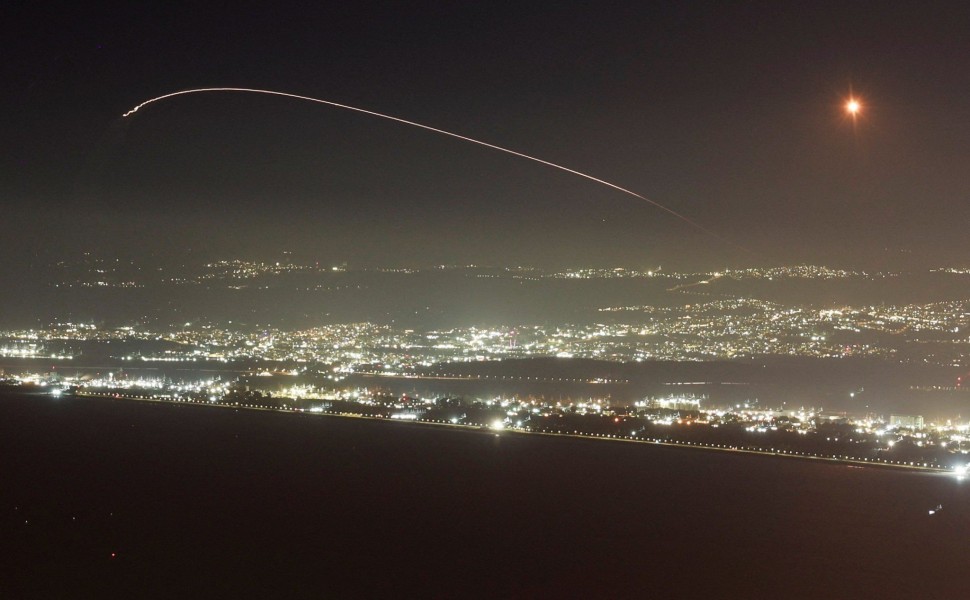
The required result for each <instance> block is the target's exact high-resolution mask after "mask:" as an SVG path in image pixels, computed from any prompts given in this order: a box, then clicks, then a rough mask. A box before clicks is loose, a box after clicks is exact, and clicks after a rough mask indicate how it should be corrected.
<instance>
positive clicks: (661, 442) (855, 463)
mask: <svg viewBox="0 0 970 600" xmlns="http://www.w3.org/2000/svg"><path fill="white" fill-rule="evenodd" d="M21 393H24V392H21ZM24 395H44V396H47V397H50V396H49V395H48V394H40V393H35V394H31V393H29V392H27V393H24ZM64 397H65V398H75V399H86V398H87V399H97V400H124V401H134V402H149V403H154V404H164V405H170V406H195V407H209V408H218V409H232V410H237V411H239V410H245V411H254V412H255V411H262V412H272V413H277V414H291V415H292V414H299V415H304V416H311V417H331V418H343V419H362V420H368V421H378V422H385V423H396V424H405V425H415V426H421V427H437V428H448V429H451V430H455V431H466V432H468V431H474V432H478V433H490V434H493V435H523V436H524V435H535V436H546V437H555V438H570V439H576V440H585V441H600V442H614V443H616V442H621V443H628V444H642V445H646V446H663V447H668V448H678V449H685V450H687V449H690V450H702V451H708V452H729V453H734V454H749V455H757V456H762V457H768V458H786V459H794V460H801V461H813V462H816V463H824V464H830V465H844V466H848V467H854V468H863V467H876V468H882V469H894V470H906V471H919V472H923V473H938V474H950V473H952V471H951V470H950V469H948V468H945V467H939V466H932V465H928V464H926V463H907V462H903V461H897V462H889V461H877V460H869V459H865V458H858V457H841V456H839V455H812V454H807V453H799V452H795V451H789V450H783V449H765V448H757V447H745V446H737V445H724V444H720V445H718V444H702V443H696V442H686V441H685V442H679V441H676V440H670V439H659V438H638V437H634V436H622V435H609V434H597V433H584V432H580V431H573V432H568V433H567V432H557V431H539V430H531V429H526V428H514V427H502V428H493V427H491V426H489V425H487V424H484V423H471V424H467V423H465V424H463V423H451V422H447V421H437V420H431V419H428V420H425V419H394V418H391V417H382V416H373V415H366V414H361V413H350V412H338V411H314V412H311V411H307V410H303V409H298V408H291V409H287V408H266V407H260V406H253V405H244V404H222V403H216V402H203V401H190V400H184V401H179V400H170V399H162V398H152V397H148V396H131V395H124V394H92V393H84V392H80V393H76V394H73V395H70V396H64Z"/></svg>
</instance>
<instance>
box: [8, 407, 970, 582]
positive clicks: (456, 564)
mask: <svg viewBox="0 0 970 600" xmlns="http://www.w3.org/2000/svg"><path fill="white" fill-rule="evenodd" d="M938 504H942V505H943V507H944V509H943V510H942V511H941V512H940V513H938V514H936V515H933V516H930V515H929V514H928V510H929V509H931V508H933V507H935V506H937V505H938ZM112 553H114V556H112ZM0 557H2V570H0V598H31V597H37V598H78V597H81V598H83V597H100V598H141V597H164V598H195V597H203V598H205V597H223V598H225V597H228V598H232V597H254V598H291V597H314V598H347V597H395V598H398V597H399V598H428V597H500V598H508V597H522V598H563V597H582V598H589V597H603V598H609V597H638V598H880V599H885V598H967V597H970V574H968V569H967V566H968V563H970V481H964V482H960V481H957V480H955V479H954V478H951V477H949V476H944V475H930V474H921V473H909V472H901V471H892V470H886V469H875V468H850V467H846V466H842V465H830V464H816V463H809V462H799V461H795V460H785V459H776V458H770V457H752V456H741V455H728V454H719V453H709V452H704V451H697V450H682V449H672V448H663V447H653V446H647V445H637V444H623V443H608V442H602V441H594V440H574V439H567V438H552V437H539V436H525V435H515V434H508V433H505V434H502V435H500V436H498V437H496V436H495V435H494V434H492V433H488V432H478V431H455V430H449V429H436V428H431V427H422V426H418V425H410V424H398V423H381V422H370V421H357V420H346V419H337V418H326V417H315V416H303V415H300V416H296V415H282V414H272V413H251V412H235V411H231V410H227V409H218V408H202V407H187V406H181V407H180V406H171V405H154V404H140V403H133V402H123V401H110V400H90V399H84V400H80V399H61V400H55V399H51V398H47V397H41V396H37V397H29V396H10V395H5V396H0Z"/></svg>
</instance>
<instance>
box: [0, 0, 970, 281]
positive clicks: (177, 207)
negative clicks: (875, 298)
mask: <svg viewBox="0 0 970 600" xmlns="http://www.w3.org/2000/svg"><path fill="white" fill-rule="evenodd" d="M299 4H300V5H313V4H320V6H315V7H309V8H308V6H299V8H296V7H287V5H286V4H285V3H283V4H274V3H265V2H264V3H256V4H246V3H240V2H232V3H225V4H221V5H220V4H218V3H208V2H206V3H188V4H183V5H179V4H176V3H173V2H160V3H138V4H129V5H116V6H108V5H104V4H102V7H100V8H98V7H94V8H87V7H84V8H83V9H82V8H81V7H80V6H81V5H80V3H68V4H64V5H62V6H55V5H54V4H47V3H45V4H40V3H33V2H18V1H17V0H13V1H12V2H6V3H4V5H3V6H4V8H3V9H2V13H0V22H2V25H0V27H2V29H3V32H2V33H3V35H2V37H0V40H2V41H0V44H2V51H3V61H2V67H0V68H2V75H3V86H2V92H0V102H2V104H0V108H2V115H3V116H2V121H0V123H2V135H0V145H2V157H0V160H2V165H0V197H2V198H3V203H4V204H3V206H4V210H3V214H4V223H3V234H4V241H3V244H4V249H5V252H6V253H7V256H8V262H9V261H18V260H24V259H23V258H22V257H24V256H26V255H27V254H29V253H34V252H45V253H46V254H45V256H46V255H56V254H58V253H71V252H78V251H81V250H85V249H93V250H96V251H99V252H107V253H119V254H125V253H132V252H143V251H155V252H163V253H166V252H176V251H182V250H183V249H185V248H192V249H193V251H199V252H201V253H207V254H217V255H223V256H227V255H230V254H239V255H250V256H253V255H259V254H260V253H270V252H278V251H280V250H294V251H297V252H298V253H300V254H303V255H307V256H314V257H320V258H321V259H325V260H336V259H343V260H349V261H351V262H352V263H353V262H357V263H395V262H396V263H401V262H403V263H422V262H432V261H433V262H449V263H465V262H478V263H482V262H484V263H493V264H495V263H503V262H504V263H519V264H550V263H551V264H572V265H583V264H590V265H593V264H623V265H628V266H652V265H656V264H672V265H676V264H684V265H687V264H698V265H701V266H710V267H715V266H720V265H722V264H741V263H748V264H754V263H778V262H824V263H829V264H851V263H853V262H859V263H865V264H879V265H882V264H886V265H891V264H892V263H893V262H895V261H898V260H910V259H911V258H912V257H919V258H920V260H925V261H927V262H928V263H930V264H965V263H966V262H967V261H966V258H967V251H968V249H970V242H968V236H967V235H966V229H967V227H966V224H967V223H968V219H970V174H968V167H970V67H968V65H967V57H970V34H968V33H967V32H968V31H970V5H968V4H967V3H964V2H910V3H906V2H875V3H863V2H848V3H847V2H834V3H827V2H819V1H813V2H784V3H779V2H767V3H758V2H745V3H728V2H713V3H703V2H689V3H647V2H641V3H630V2H624V3H606V2H586V3H562V2H555V3H511V2H510V3H505V2H480V1H478V2H438V3H432V4H427V5H422V4H417V3H398V2H385V3H364V2H347V3H343V4H341V3H299ZM208 86H239V87H257V88H267V89H273V90H280V91H286V92H291V93H296V94H303V95H308V96H315V97H320V98H325V99H328V100H332V101H335V102H341V103H346V104H351V105H355V106H360V107H363V108H367V109H371V110H375V111H380V112H386V113H390V114H393V115H396V116H399V117H402V118H406V119H410V120H414V121H418V122H422V123H427V124H429V125H432V126H435V127H440V128H443V129H447V130H451V131H455V132H458V133H461V134H463V135H467V136H471V137H475V138H478V139H482V140H485V141H488V142H491V143H494V144H498V145H502V146H506V147H509V148H513V149H516V150H519V151H522V152H525V153H529V154H532V155H535V156H538V157H541V158H544V159H546V160H550V161H553V162H557V163H560V164H563V165H565V166H568V167H571V168H574V169H577V170H580V171H584V172H587V173H590V174H592V175H594V176H596V177H600V178H603V179H606V180H609V181H611V182H614V183H616V184H618V185H621V186H624V187H627V188H630V189H632V190H635V191H637V192H639V193H642V194H644V195H646V196H648V197H650V198H652V199H654V200H656V201H658V202H661V203H663V204H665V205H667V206H669V207H671V208H672V209H674V210H676V211H678V212H681V213H683V214H685V215H687V216H689V217H690V218H691V219H694V220H696V221H697V222H699V223H701V224H702V225H704V226H705V227H707V228H710V229H712V230H715V231H717V232H718V233H719V234H720V235H721V236H723V237H724V238H726V239H728V240H730V242H731V243H725V242H722V241H720V240H717V239H715V238H712V237H709V236H705V235H704V234H701V233H699V232H698V231H697V230H694V229H692V228H690V227H689V226H687V225H685V224H684V223H682V222H680V221H678V220H676V219H675V218H672V217H671V216H669V215H667V214H665V213H663V212H661V211H658V210H656V209H655V208H652V207H650V206H648V205H647V204H645V203H643V202H641V201H638V200H635V199H633V198H630V197H627V196H624V195H622V194H620V193H618V192H616V191H613V190H610V189H608V188H605V187H602V186H598V185H596V184H594V183H591V182H588V181H585V180H583V179H580V178H577V177H574V176H571V175H568V174H565V173H562V172H558V171H555V170H552V169H549V168H547V167H543V166H540V165H537V164H534V163H530V162H528V161H523V160H521V159H516V158H513V157H510V156H507V155H503V154H501V153H497V152H494V151H491V150H487V149H484V148H480V147H477V146H474V145H470V144H466V143H462V142H459V141H456V140H453V139H449V138H445V137H440V136H436V135H435V134H432V133H428V132H424V131H420V130H417V129H413V128H408V127H404V126H401V125H398V124H394V123H390V122H386V121H382V120H379V119H375V118H371V117H367V116H363V115H359V114H354V113H351V112H345V111H340V110H336V109H331V108H326V107H322V106H319V105H314V104H309V103H300V102H296V101H290V100H285V99H280V98H269V97H262V96H252V95H230V94H209V95H201V94H200V95H195V96H189V97H183V98H178V99H173V100H169V101H166V102H161V103H158V104H155V105H152V106H151V107H148V108H146V109H144V110H143V111H141V112H139V113H138V114H137V116H135V117H133V118H130V119H125V120H122V119H121V118H120V115H121V114H122V113H123V112H124V111H126V110H128V109H129V108H131V107H132V106H134V105H136V104H138V103H140V102H142V101H143V100H146V99H148V98H151V97H154V96H157V95H160V94H164V93H168V92H172V91H176V90H180V89H185V88H192V87H208ZM850 87H851V88H852V89H854V90H855V92H856V93H857V94H858V95H859V96H860V97H861V99H862V101H863V103H864V105H865V110H864V114H863V115H862V116H861V118H860V119H859V121H858V123H856V124H855V125H853V123H852V122H851V121H849V120H847V119H846V118H845V116H844V114H843V112H842V110H841V106H842V103H843V102H844V100H845V97H846V96H847V94H848V92H849V89H850ZM733 244H740V245H742V246H745V247H747V248H749V249H751V250H752V251H753V253H754V254H747V253H744V252H741V251H739V250H737V248H736V247H735V246H734V245H733Z"/></svg>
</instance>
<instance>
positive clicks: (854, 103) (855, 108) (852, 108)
mask: <svg viewBox="0 0 970 600" xmlns="http://www.w3.org/2000/svg"><path fill="white" fill-rule="evenodd" d="M845 110H846V111H848V113H849V114H850V115H852V116H855V115H857V114H859V111H860V110H862V105H861V104H859V101H858V100H856V99H855V98H853V99H851V100H849V101H848V102H846V103H845Z"/></svg>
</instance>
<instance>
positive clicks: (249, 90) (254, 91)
mask: <svg viewBox="0 0 970 600" xmlns="http://www.w3.org/2000/svg"><path fill="white" fill-rule="evenodd" d="M203 92H244V93H249V94H266V95H269V96H284V97H286V98H295V99H297V100H306V101H307V102H316V103H318V104H326V105H327V106H333V107H336V108H343V109H345V110H352V111H354V112H359V113H363V114H365V115H371V116H374V117H380V118H382V119H387V120H389V121H396V122H398V123H403V124H405V125H411V126H412V127H419V128H421V129H426V130H428V131H433V132H435V133H440V134H441V135H447V136H450V137H453V138H458V139H459V140H463V141H466V142H471V143H473V144H478V145H479V146H485V147H486V148H491V149H492V150H498V151H499V152H505V153H506V154H511V155H513V156H518V157H520V158H525V159H528V160H531V161H534V162H537V163H540V164H543V165H546V166H547V167H552V168H554V169H559V170H560V171H565V172H567V173H572V174H573V175H578V176H580V177H583V178H585V179H589V180H590V181H595V182H596V183H599V184H601V185H605V186H607V187H611V188H613V189H615V190H618V191H620V192H623V193H624V194H627V195H629V196H633V197H634V198H638V199H640V200H643V201H644V202H647V203H648V204H651V205H653V206H655V207H656V208H659V209H660V210H662V211H664V212H666V213H669V214H671V215H673V216H675V217H677V218H678V219H680V220H681V221H683V222H685V223H687V224H688V225H690V226H692V227H694V228H695V229H698V230H699V231H703V232H704V233H706V234H708V235H710V236H712V237H714V238H717V239H719V240H721V241H722V242H725V243H728V244H731V245H733V246H736V247H739V248H741V246H738V245H737V244H735V243H733V242H730V241H728V240H726V239H724V238H723V237H721V236H720V235H718V234H716V233H714V232H713V231H711V230H710V229H708V228H706V227H704V226H703V225H701V224H699V223H697V222H695V221H693V220H691V219H689V218H687V217H685V216H684V215H682V214H680V213H679V212H677V211H675V210H673V209H670V208H667V207H666V206H664V205H663V204H660V203H659V202H656V201H654V200H651V199H650V198H647V197H646V196H641V195H640V194H638V193H636V192H633V191H631V190H628V189H626V188H622V187H620V186H618V185H616V184H614V183H610V182H609V181H604V180H602V179H598V178H596V177H593V176H592V175H587V174H586V173H582V172H580V171H576V170H574V169H570V168H568V167H564V166H562V165H557V164H556V163H552V162H549V161H547V160H542V159H541V158H536V157H535V156H529V155H528V154H523V153H521V152H516V151H515V150H509V149H508V148H503V147H502V146H496V145H495V144H489V143H488V142H483V141H481V140H476V139H474V138H470V137H465V136H463V135H459V134H457V133H452V132H450V131H445V130H444V129H438V128H437V127H431V126H430V125H423V124H421V123H415V122H414V121H408V120H407V119H402V118H400V117H394V116H391V115H385V114H383V113H379V112H374V111H372V110H366V109H363V108H357V107H356V106H348V105H346V104H339V103H337V102H331V101H330V100H321V99H320V98H311V97H309V96H300V95H297V94H289V93H287V92H275V91H273V90H257V89H252V88H235V87H214V88H197V89H191V90H181V91H178V92H172V93H170V94H165V95H163V96H158V97H157V98H152V99H150V100H145V101H144V102H142V103H141V104H139V105H138V106H136V107H135V108H133V109H131V110H129V111H128V112H126V113H125V114H123V115H122V117H129V116H131V115H133V114H134V113H136V112H138V110H139V109H141V108H142V107H144V106H147V105H149V104H152V103H154V102H158V101H160V100H165V99H167V98H173V97H175V96H183V95H185V94H199V93H203ZM742 249H743V250H745V249H744V248H742ZM745 251H746V252H749V251H747V250H745Z"/></svg>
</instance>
